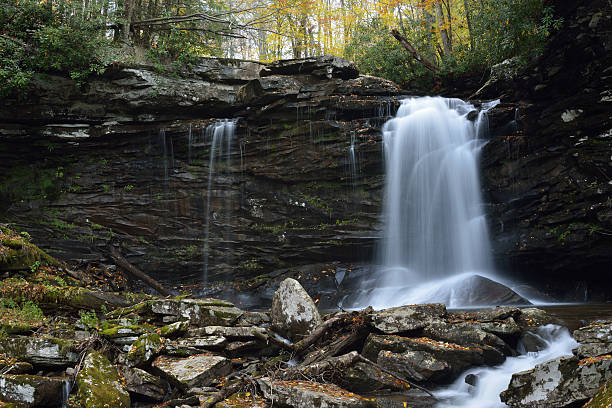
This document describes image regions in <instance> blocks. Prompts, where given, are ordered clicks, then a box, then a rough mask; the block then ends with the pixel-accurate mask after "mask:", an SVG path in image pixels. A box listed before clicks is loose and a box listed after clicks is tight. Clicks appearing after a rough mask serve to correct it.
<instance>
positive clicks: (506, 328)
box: [479, 317, 521, 345]
mask: <svg viewBox="0 0 612 408" xmlns="http://www.w3.org/2000/svg"><path fill="white" fill-rule="evenodd" d="M479 326H480V328H481V329H482V330H484V331H486V332H488V333H491V334H494V335H495V336H497V337H499V338H500V339H502V340H504V341H505V342H506V343H508V344H510V345H516V342H517V340H518V339H519V337H520V336H521V328H520V327H519V326H518V324H516V322H515V321H514V319H513V318H512V317H508V318H507V319H505V320H501V321H493V322H484V323H479Z"/></svg>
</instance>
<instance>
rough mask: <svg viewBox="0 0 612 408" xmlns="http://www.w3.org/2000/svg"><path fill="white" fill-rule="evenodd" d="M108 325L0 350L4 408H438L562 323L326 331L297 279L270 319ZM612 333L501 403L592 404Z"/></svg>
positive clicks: (484, 317)
mask: <svg viewBox="0 0 612 408" xmlns="http://www.w3.org/2000/svg"><path fill="white" fill-rule="evenodd" d="M109 307H110V305H109ZM99 315H100V317H101V320H100V321H98V322H96V324H90V325H85V324H83V321H84V320H83V319H80V320H79V322H77V324H76V326H75V330H74V331H73V332H72V333H71V334H72V336H70V338H65V337H67V336H64V338H54V337H52V336H45V337H42V338H37V337H35V336H33V335H30V336H25V335H9V336H7V337H4V338H2V339H0V355H2V356H3V360H2V365H3V367H4V368H3V369H2V374H1V375H0V400H2V401H5V402H7V403H12V404H14V405H13V406H18V407H34V406H40V407H44V406H49V407H51V406H59V405H61V404H64V403H66V396H67V394H68V393H70V394H71V398H70V399H69V400H68V406H84V407H93V408H96V407H129V406H137V407H146V406H162V405H163V406H165V407H181V408H187V407H213V406H214V407H217V408H222V407H247V406H248V407H252V406H260V407H264V406H268V407H269V406H274V405H275V406H281V407H301V408H304V407H338V408H340V407H343V408H353V407H355V408H357V407H375V406H394V405H390V404H392V403H393V402H392V401H391V400H390V399H387V398H386V397H383V396H382V395H384V394H388V392H401V397H399V398H400V399H401V400H402V401H404V402H406V403H407V404H408V403H409V404H411V406H418V407H427V406H432V405H433V404H434V403H435V398H434V397H433V396H431V395H430V394H429V391H427V389H428V388H433V387H436V386H438V385H442V384H447V383H450V382H452V381H453V380H455V379H457V378H459V377H460V376H461V373H462V372H463V371H464V370H466V369H467V368H469V367H472V366H478V365H496V364H499V363H501V362H503V361H504V360H505V359H506V357H508V356H514V355H516V354H517V345H518V344H519V342H520V339H521V337H525V335H526V333H529V332H530V331H531V330H533V328H535V327H537V326H540V325H544V324H549V323H551V322H555V321H556V320H555V319H554V318H553V317H552V316H550V315H548V314H547V313H546V312H544V311H542V310H539V309H536V308H526V309H519V308H516V307H498V308H495V309H489V310H485V311H481V312H478V313H470V314H456V313H450V312H448V311H447V310H446V307H445V306H444V305H443V304H427V305H409V306H401V307H395V308H391V309H386V310H381V311H374V310H372V309H371V308H367V309H365V310H362V311H359V312H336V313H332V314H330V315H327V316H325V319H324V320H323V319H321V316H320V315H319V312H318V310H317V308H316V306H315V305H314V303H313V302H312V300H311V299H310V297H309V296H308V295H307V294H306V292H305V291H304V289H303V288H302V287H301V285H300V284H299V283H298V282H297V281H295V280H292V279H287V280H286V281H284V282H283V283H282V284H281V287H280V288H279V290H278V291H277V293H276V295H275V298H274V302H273V305H272V310H271V313H270V314H268V313H266V312H248V311H243V310H240V309H238V308H236V307H235V306H234V305H233V304H231V303H229V302H227V301H223V300H217V299H188V298H174V299H164V298H153V297H151V298H149V299H146V300H144V301H137V302H135V303H134V304H132V305H130V306H127V307H119V308H115V309H114V310H112V311H110V312H106V313H105V314H104V313H99ZM611 333H612V323H605V324H602V323H599V324H594V325H591V326H587V327H584V328H582V329H579V330H577V331H576V332H575V333H574V336H575V338H576V339H577V340H579V341H580V342H581V343H582V344H581V345H580V347H579V348H578V349H577V350H576V356H567V357H561V358H559V359H555V360H551V361H548V362H545V363H543V364H540V365H538V366H536V367H535V368H534V369H532V370H529V371H525V372H521V373H517V374H515V375H514V377H513V378H512V381H511V383H510V386H509V388H508V390H506V391H504V392H503V393H502V399H503V401H505V402H506V403H507V404H508V405H509V406H511V407H532V406H546V407H548V406H550V407H553V406H554V407H564V406H569V405H571V404H575V403H580V402H585V401H586V400H587V399H588V398H590V397H592V396H593V395H594V394H595V392H596V391H597V389H598V388H599V387H600V386H601V385H602V384H604V383H605V381H606V380H607V379H608V378H610V376H611V375H612V370H611V369H610V365H611V364H612V359H611V356H610V355H609V354H606V353H608V352H609V351H610V349H609V347H610V343H611V341H610V339H611ZM281 334H282V336H281ZM284 336H286V337H289V339H287V338H286V337H284ZM33 373H36V374H35V375H33ZM372 393H374V394H372ZM62 395H64V399H62ZM9 406H10V405H9ZM400 406H401V405H400Z"/></svg>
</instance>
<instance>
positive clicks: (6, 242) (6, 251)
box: [0, 227, 59, 271]
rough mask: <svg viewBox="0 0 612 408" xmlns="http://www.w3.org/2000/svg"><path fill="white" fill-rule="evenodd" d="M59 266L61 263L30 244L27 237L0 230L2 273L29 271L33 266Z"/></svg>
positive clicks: (0, 268)
mask: <svg viewBox="0 0 612 408" xmlns="http://www.w3.org/2000/svg"><path fill="white" fill-rule="evenodd" d="M36 262H39V265H59V262H58V261H56V260H55V259H53V258H52V257H51V256H49V255H47V254H46V253H45V252H43V251H41V250H40V249H39V248H38V247H37V246H36V245H34V244H32V243H31V242H29V239H27V237H25V236H23V235H21V234H18V233H17V232H15V231H13V230H11V229H9V228H7V227H2V229H1V230H0V271H15V270H29V269H30V267H31V266H32V265H34V264H35V263H36Z"/></svg>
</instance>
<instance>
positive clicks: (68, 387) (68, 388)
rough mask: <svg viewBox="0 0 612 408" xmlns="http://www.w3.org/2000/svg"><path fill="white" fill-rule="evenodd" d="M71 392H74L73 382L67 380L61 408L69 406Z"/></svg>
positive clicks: (63, 389) (63, 386)
mask: <svg viewBox="0 0 612 408" xmlns="http://www.w3.org/2000/svg"><path fill="white" fill-rule="evenodd" d="M70 391H72V380H71V379H69V378H67V379H65V380H64V384H63V385H62V401H61V403H60V407H61V408H66V406H67V405H68V397H70Z"/></svg>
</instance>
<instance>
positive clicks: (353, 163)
mask: <svg viewBox="0 0 612 408" xmlns="http://www.w3.org/2000/svg"><path fill="white" fill-rule="evenodd" d="M356 139H357V135H356V134H355V132H354V131H353V132H351V145H350V146H349V150H348V167H349V168H348V171H349V174H350V178H351V186H352V187H353V190H355V189H356V188H357V177H358V171H359V160H358V157H357V154H356V152H355V142H356Z"/></svg>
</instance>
